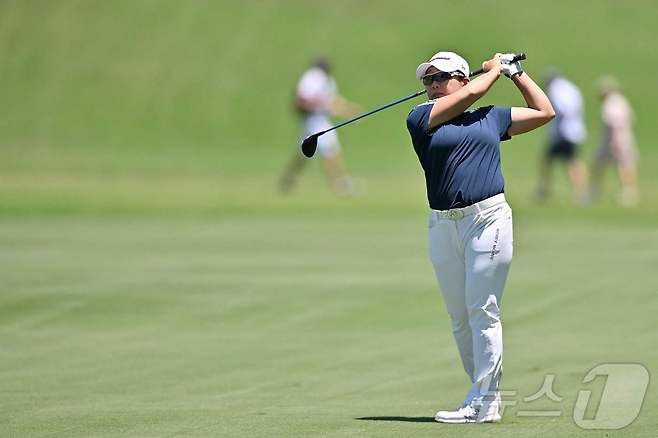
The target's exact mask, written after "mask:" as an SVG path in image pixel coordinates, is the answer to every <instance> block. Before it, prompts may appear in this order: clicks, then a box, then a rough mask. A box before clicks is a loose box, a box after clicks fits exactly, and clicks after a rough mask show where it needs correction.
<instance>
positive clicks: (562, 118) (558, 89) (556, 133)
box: [537, 70, 588, 203]
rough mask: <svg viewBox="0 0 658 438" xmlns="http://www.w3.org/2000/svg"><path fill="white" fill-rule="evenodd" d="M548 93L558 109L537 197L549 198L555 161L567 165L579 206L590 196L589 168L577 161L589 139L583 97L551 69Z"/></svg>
mask: <svg viewBox="0 0 658 438" xmlns="http://www.w3.org/2000/svg"><path fill="white" fill-rule="evenodd" d="M546 94H547V95H548V98H549V99H550V101H551V104H552V105H553V109H554V110H555V119H554V120H553V121H552V122H550V123H549V125H548V126H549V144H548V148H547V149H546V152H545V154H544V156H543V157H542V161H541V168H540V179H539V187H538V189H537V196H538V198H539V199H540V200H545V199H546V198H548V196H549V194H550V191H551V185H552V178H551V177H552V170H553V169H552V168H553V162H554V161H555V160H556V159H559V160H562V161H563V162H564V163H565V164H566V166H567V172H568V175H569V182H570V184H571V188H572V190H573V192H574V195H575V197H576V201H577V202H578V203H585V202H586V201H587V197H588V189H587V169H586V167H585V165H584V164H583V162H582V161H581V160H580V159H579V158H578V148H579V147H580V145H581V144H582V143H583V142H584V141H585V138H586V137H587V130H586V128H585V122H584V120H583V119H584V108H583V96H582V94H581V92H580V90H579V89H578V87H577V86H576V85H574V84H573V83H572V82H571V81H569V80H568V79H566V78H565V77H564V76H562V75H561V74H559V73H558V72H557V71H555V70H551V71H549V72H548V73H547V74H546Z"/></svg>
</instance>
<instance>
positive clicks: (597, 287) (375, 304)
mask: <svg viewBox="0 0 658 438" xmlns="http://www.w3.org/2000/svg"><path fill="white" fill-rule="evenodd" d="M656 22H658V8H657V7H656V1H655V0H635V1H633V2H620V1H618V0H581V1H579V2H574V1H569V0H555V1H551V2H547V1H545V0H527V1H524V2H502V1H499V2H494V1H490V0H469V1H468V2H448V1H436V0H417V1H413V2H400V1H398V0H378V1H376V2H365V1H355V0H333V1H330V2H328V1H307V0H258V1H238V0H213V1H207V0H194V1H188V2H184V1H180V0H179V1H174V0H140V1H134V0H110V1H99V0H96V1H94V0H50V1H34V0H19V1H16V0H14V1H0V83H1V84H2V85H1V86H0V438H29V437H34V438H46V437H48V438H53V437H61V438H76V437H80V438H88V437H117V438H127V437H139V438H144V437H153V438H163V437H213V438H214V437H238V438H242V437H263V438H278V437H294V438H297V437H336V438H338V437H341V438H342V437H348V436H355V437H405V438H406V437H422V436H427V437H447V436H464V437H467V436H486V437H487V438H491V436H492V433H495V434H496V436H503V437H518V438H529V437H535V436H536V437H544V436H549V437H570V436H580V435H584V436H596V437H618V436H623V437H652V438H655V437H656V431H657V430H658V414H657V412H658V395H657V393H656V388H655V384H654V383H651V386H650V387H649V392H648V393H647V396H646V399H645V401H644V405H643V408H642V410H641V412H640V415H639V417H638V418H637V420H636V421H635V422H634V423H633V424H632V425H631V426H629V427H627V428H625V429H623V430H620V431H605V430H596V431H584V430H581V429H580V428H578V427H577V426H576V424H575V423H574V421H573V419H572V412H573V406H574V403H575V401H576V400H577V395H578V392H579V390H581V389H585V390H591V391H592V405H591V406H592V408H591V411H592V412H589V414H593V411H594V410H595V408H596V403H598V400H600V399H601V398H602V397H603V396H602V395H601V393H602V386H603V381H602V380H603V377H602V378H597V380H595V381H594V382H591V383H587V384H583V383H582V380H583V377H584V376H585V375H586V373H587V372H588V371H589V370H590V369H592V368H593V367H594V366H596V365H598V364H601V363H607V362H611V363H626V362H632V363H640V364H643V365H644V366H646V367H647V369H648V370H649V372H650V374H651V379H652V382H653V381H655V379H656V377H658V336H657V331H656V315H658V300H657V293H658V269H656V267H657V266H658V250H657V248H658V226H657V225H658V220H657V219H656V218H658V185H657V184H656V169H657V168H658V148H656V139H657V138H658V135H657V134H656V126H657V125H656V122H655V116H656V111H655V107H656V102H658V87H656V86H655V78H654V76H655V73H654V72H656V71H658V57H656V56H655V53H656V41H658V31H657V30H656V29H657V28H656V24H655V23H656ZM440 49H441V50H455V51H457V52H459V53H461V54H462V55H464V56H465V57H466V59H468V61H469V62H470V65H471V68H472V70H475V69H477V68H478V65H479V64H480V62H481V61H482V60H485V59H486V58H488V57H490V56H491V55H492V54H493V53H495V52H498V51H499V52H510V51H519V52H520V51H524V52H526V53H527V55H528V59H527V61H525V62H524V68H525V71H526V74H528V75H530V76H531V77H533V78H535V79H536V80H537V81H538V82H541V78H542V75H543V74H544V72H545V71H546V69H547V68H548V67H549V66H557V67H559V68H560V69H561V70H562V71H563V72H564V73H565V74H566V75H567V76H568V77H569V78H571V79H572V80H573V81H574V82H575V83H576V84H577V85H578V86H579V87H580V88H581V89H582V91H583V95H584V100H585V105H586V124H587V129H588V132H589V136H588V139H587V141H586V142H585V144H584V145H583V147H582V157H583V158H584V160H585V162H586V163H588V164H589V163H591V161H592V155H593V152H594V150H595V149H596V147H597V145H598V142H599V138H600V136H599V133H600V128H601V125H600V107H599V104H600V102H599V98H598V97H597V79H598V78H599V77H600V76H601V75H604V74H613V75H616V76H617V77H618V78H619V80H620V83H621V84H622V87H623V90H624V92H625V93H626V95H627V96H628V98H629V100H630V102H631V104H632V105H633V108H634V109H635V112H636V121H637V123H636V134H637V143H638V148H639V151H640V156H641V160H640V162H639V185H640V192H641V201H640V204H639V206H638V208H635V209H629V210H622V209H620V208H619V207H618V206H617V204H616V202H615V198H616V196H617V184H616V182H614V181H613V174H612V172H610V173H609V175H608V179H607V181H606V182H607V186H606V187H605V192H604V193H603V195H602V198H601V199H600V200H597V202H595V203H593V204H592V205H590V206H588V207H587V208H578V207H575V206H574V205H573V202H572V201H571V194H570V193H569V191H568V188H567V185H566V182H565V181H566V178H565V174H564V173H565V172H564V169H560V170H556V171H555V182H556V186H555V193H554V196H553V197H552V198H551V200H550V201H549V202H548V203H547V204H546V205H536V204H534V203H533V202H532V199H533V193H534V191H535V188H536V182H537V181H536V177H537V175H536V173H537V168H538V162H539V157H540V154H541V151H542V149H543V147H544V146H545V143H546V135H547V131H546V129H545V128H542V129H540V130H537V131H534V132H532V133H529V134H527V135H523V136H520V137H519V138H514V139H512V141H510V142H505V143H504V144H503V145H502V148H501V151H502V152H501V154H502V162H503V163H502V165H503V169H504V174H505V180H506V188H505V192H506V196H507V198H508V199H509V201H510V204H511V205H512V207H513V209H514V215H515V219H514V221H515V222H514V227H515V261H514V262H513V266H512V271H511V275H510V279H509V283H508V287H507V289H506V292H505V295H504V301H503V308H502V310H503V323H504V337H505V373H504V376H503V389H506V390H510V391H512V390H513V391H517V393H516V396H514V397H511V398H510V399H508V400H507V401H508V402H514V401H516V403H517V404H516V405H515V406H511V407H508V408H507V410H506V411H505V414H504V421H503V423H502V424H500V425H493V426H492V425H484V426H470V425H468V426H466V427H459V426H453V427H450V426H445V425H440V424H437V423H434V422H432V421H431V419H432V416H433V415H434V413H435V412H436V411H437V410H438V409H443V408H452V407H454V406H456V405H457V404H458V403H460V402H461V401H462V399H463V397H464V395H465V391H466V389H467V387H468V382H467V378H466V375H465V373H464V372H463V371H462V369H461V364H460V362H459V360H458V355H457V350H456V347H455V345H454V342H453V340H452V335H451V333H450V324H449V321H448V317H447V314H446V312H445V309H444V306H443V303H442V299H441V294H440V292H439V290H438V288H437V286H436V284H435V280H434V274H433V272H432V268H431V265H430V262H429V260H428V258H427V256H426V252H427V250H426V224H427V218H426V199H425V192H424V188H425V185H424V180H423V176H422V173H421V169H420V166H419V165H418V162H417V159H416V156H415V154H414V152H413V150H412V147H411V143H410V139H409V135H408V132H407V131H406V129H405V118H406V115H407V113H408V112H409V110H410V109H411V108H413V106H414V105H416V104H418V103H420V102H422V99H421V98H420V97H419V98H418V99H417V100H415V101H410V102H406V103H404V104H401V105H399V106H397V107H395V108H391V109H389V110H386V111H382V112H381V113H378V114H377V115H374V116H373V117H371V118H368V119H366V120H362V121H359V122H357V123H355V124H353V125H350V126H346V127H345V128H341V130H340V133H339V135H340V138H341V142H342V145H343V149H342V150H343V152H344V157H345V161H346V163H347V166H348V168H349V170H350V172H351V173H353V174H354V175H355V176H356V177H357V178H358V181H359V182H360V183H361V187H362V188H364V190H363V191H362V193H361V194H360V196H358V197H355V198H341V197H336V196H333V195H332V194H331V193H329V190H328V188H327V185H326V183H325V181H324V179H323V176H322V173H321V165H320V162H319V160H314V161H312V162H310V163H309V166H308V167H309V168H308V169H306V170H305V173H304V174H303V175H302V180H301V182H302V184H301V185H300V186H299V187H298V190H297V191H295V192H294V194H292V195H291V196H289V197H283V196H280V195H279V193H278V192H277V181H278V179H279V177H280V176H281V172H282V170H283V167H284V165H285V164H286V162H287V161H288V160H289V159H290V156H291V155H292V154H293V153H294V148H295V147H296V146H297V144H296V143H297V135H298V130H299V126H298V123H299V121H298V120H297V118H296V117H295V115H294V112H293V109H292V108H291V100H292V95H293V90H294V88H295V84H296V81H297V80H298V78H299V76H300V74H301V73H302V72H303V71H304V69H306V68H307V66H308V64H309V62H310V60H311V58H313V57H314V56H316V55H318V54H325V55H328V56H329V57H330V58H331V59H332V60H333V61H334V63H335V77H336V80H337V83H338V87H339V89H340V90H341V93H343V94H344V95H345V96H346V97H348V98H350V99H351V100H354V101H356V102H357V103H359V104H361V105H362V107H363V109H364V111H365V110H368V109H371V108H375V107H377V106H379V105H382V104H384V103H387V102H391V101H393V100H394V99H397V98H400V97H403V96H406V95H409V94H410V93H412V92H414V91H417V90H418V89H419V86H420V85H419V83H418V81H417V80H415V76H414V72H415V69H416V66H417V65H418V63H419V62H421V61H422V60H425V59H427V58H428V57H429V56H431V55H432V54H433V53H435V52H436V51H438V50H440ZM488 104H496V105H505V106H507V105H512V106H519V105H524V103H523V99H522V97H521V96H520V95H519V93H518V91H517V90H516V89H515V88H514V86H513V85H512V84H511V83H510V81H509V80H507V79H506V78H504V77H501V78H500V80H499V81H498V82H497V83H496V84H495V85H494V87H493V88H492V89H491V90H490V92H489V93H488V94H487V95H486V96H485V97H484V98H483V99H482V100H481V101H479V102H478V104H477V105H478V106H479V105H488ZM335 122H339V120H335ZM548 374H551V375H554V376H555V386H554V388H553V389H554V390H555V392H556V393H557V394H558V395H559V396H561V397H563V401H562V402H561V403H559V404H556V403H554V402H552V401H550V400H549V399H546V398H542V399H541V400H539V401H536V402H532V403H525V402H524V401H523V399H524V398H527V397H528V396H531V395H533V394H535V393H536V392H537V391H538V389H539V388H540V386H541V384H542V382H543V380H544V377H545V376H546V375H548ZM614 397H615V400H616V402H618V403H620V405H619V406H626V405H628V404H630V402H631V398H630V395H629V394H627V391H626V392H624V391H620V392H618V393H615V394H614ZM556 405H557V406H556ZM556 408H557V409H559V410H560V413H561V415H560V416H558V417H549V418H547V417H523V416H519V415H517V413H518V412H519V411H524V410H525V411H533V410H535V411H536V410H545V409H549V410H555V409H556Z"/></svg>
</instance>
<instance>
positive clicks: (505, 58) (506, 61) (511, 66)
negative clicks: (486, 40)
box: [500, 53, 523, 78]
mask: <svg viewBox="0 0 658 438" xmlns="http://www.w3.org/2000/svg"><path fill="white" fill-rule="evenodd" d="M514 56H515V55H514V53H506V54H504V55H501V57H500V61H501V63H502V65H503V68H502V72H503V74H505V76H507V77H508V78H511V77H512V76H514V75H516V74H521V73H523V68H522V67H521V63H520V62H519V61H514Z"/></svg>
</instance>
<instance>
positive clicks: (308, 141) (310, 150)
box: [302, 53, 526, 158]
mask: <svg viewBox="0 0 658 438" xmlns="http://www.w3.org/2000/svg"><path fill="white" fill-rule="evenodd" d="M523 59H526V56H525V53H519V54H518V55H515V56H514V58H513V60H512V62H515V61H521V60H523ZM482 73H484V70H483V69H479V70H476V71H474V72H472V73H471V74H470V75H469V77H471V78H472V77H474V76H477V75H479V74H482ZM425 93H426V91H425V90H422V91H418V92H417V93H414V94H411V95H409V96H406V97H403V98H402V99H398V100H396V101H394V102H391V103H388V104H386V105H383V106H380V107H379V108H375V109H374V110H372V111H368V112H367V113H365V114H361V115H360V116H356V117H354V118H352V119H349V120H347V121H345V122H343V123H340V124H338V125H336V126H332V127H331V128H329V129H325V130H324V131H320V132H316V133H315V134H311V135H309V136H308V137H306V138H305V139H304V141H303V142H302V153H303V154H304V156H305V157H307V158H311V157H312V156H313V155H315V151H316V149H317V148H318V137H319V136H321V135H322V134H326V133H327V132H329V131H333V130H334V129H338V128H340V127H342V126H345V125H349V124H350V123H352V122H356V121H357V120H360V119H362V118H364V117H368V116H369V115H371V114H375V113H376V112H379V111H381V110H385V109H386V108H390V107H392V106H393V105H397V104H398V103H402V102H405V101H407V100H409V99H413V98H414V97H418V96H420V95H421V94H425Z"/></svg>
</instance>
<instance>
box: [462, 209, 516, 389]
mask: <svg viewBox="0 0 658 438" xmlns="http://www.w3.org/2000/svg"><path fill="white" fill-rule="evenodd" d="M478 216H479V217H478V218H477V221H476V223H475V224H474V226H473V227H472V229H471V232H470V233H468V234H467V236H468V237H467V239H466V244H465V245H466V246H465V256H466V267H467V270H466V284H465V288H466V307H467V309H468V318H469V324H470V326H471V331H472V333H473V364H474V371H473V381H474V383H473V386H472V388H471V391H470V393H469V396H468V397H467V402H468V401H469V400H468V398H471V399H480V400H483V399H484V400H490V399H491V398H492V397H488V398H487V397H483V396H484V395H486V394H492V395H493V396H497V392H498V383H499V380H500V375H501V373H502V358H503V328H502V324H501V321H500V303H501V299H502V295H503V289H504V287H505V282H506V280H507V274H508V272H509V268H510V264H511V262H512V211H511V209H510V208H509V206H508V205H507V204H506V203H504V204H500V205H497V206H495V207H492V208H490V209H488V210H485V211H484V212H482V213H480V214H479V215H478Z"/></svg>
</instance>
